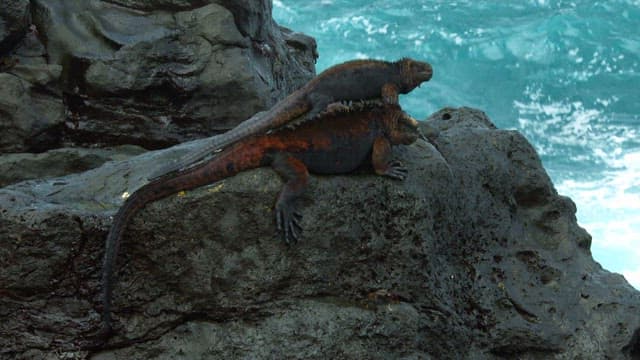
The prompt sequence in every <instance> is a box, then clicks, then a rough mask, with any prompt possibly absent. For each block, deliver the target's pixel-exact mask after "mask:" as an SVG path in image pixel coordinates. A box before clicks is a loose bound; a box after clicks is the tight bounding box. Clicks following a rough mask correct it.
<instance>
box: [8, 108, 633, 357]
mask: <svg viewBox="0 0 640 360" xmlns="http://www.w3.org/2000/svg"><path fill="white" fill-rule="evenodd" d="M424 127H425V132H426V133H428V134H429V137H430V142H426V141H422V140H419V141H418V142H417V143H415V144H413V145H411V146H400V147H397V148H396V149H395V150H394V151H395V155H396V157H398V158H400V159H402V161H403V162H404V163H405V165H407V167H408V169H409V176H408V178H407V179H406V180H405V181H394V180H392V179H388V178H383V177H379V176H375V175H372V174H367V173H363V174H351V175H343V176H312V177H311V182H310V189H309V191H308V193H307V194H306V196H305V198H304V200H303V201H302V213H303V216H304V217H303V220H302V225H303V227H304V231H303V233H302V237H301V240H300V242H299V243H298V244H297V245H295V246H291V247H287V246H285V245H284V244H283V243H282V242H281V241H280V240H279V239H278V238H277V236H276V235H275V224H274V219H273V212H272V211H273V210H272V208H273V204H274V200H275V198H276V196H277V193H278V191H279V189H280V186H281V181H280V180H279V178H278V177H277V175H276V174H275V173H274V172H273V171H272V170H271V169H269V168H263V169H257V170H251V171H246V172H243V173H241V174H239V175H237V176H235V177H232V178H228V179H225V180H223V181H220V182H218V183H215V184H212V185H210V186H205V187H202V188H198V189H195V190H192V191H188V192H186V193H179V194H176V195H173V196H169V197H168V198H165V199H162V200H159V201H157V202H154V203H151V204H149V205H148V206H147V207H146V208H145V209H143V210H142V211H140V212H139V213H138V214H137V216H135V218H134V219H133V221H132V222H131V223H130V224H129V226H128V229H127V231H126V233H125V236H124V239H123V243H122V247H121V251H120V257H119V262H118V267H117V276H118V281H117V283H116V286H115V289H114V303H113V312H114V317H115V324H116V335H115V336H114V337H113V338H112V339H111V340H110V342H109V344H108V345H106V346H105V347H102V348H100V349H83V346H84V345H87V343H88V339H89V335H90V334H91V333H92V332H94V331H96V330H97V329H98V328H99V326H100V314H99V310H100V301H99V294H100V291H99V289H100V284H99V279H100V270H101V259H102V256H103V247H104V238H105V236H106V233H107V231H108V228H109V226H110V223H111V215H113V214H114V212H115V211H116V210H117V208H118V206H119V205H120V204H121V203H122V195H123V194H125V193H131V192H132V191H135V189H137V188H138V187H140V186H141V185H142V184H143V183H144V182H145V179H146V176H147V175H148V174H149V173H151V172H153V171H154V170H155V169H156V168H157V167H158V166H161V164H160V163H162V162H163V161H167V160H168V159H175V158H178V157H180V156H181V155H182V154H184V152H185V151H187V150H189V149H197V148H198V147H199V146H202V144H203V143H202V142H201V141H200V142H198V141H196V142H192V143H187V144H183V145H180V146H176V147H172V148H169V149H166V150H160V151H152V152H147V153H145V154H142V155H139V156H135V157H132V158H129V159H127V160H124V161H113V162H108V163H106V164H104V165H103V166H101V167H99V168H96V169H93V170H89V171H86V172H83V173H80V174H74V175H68V176H64V177H60V178H55V179H49V180H29V181H24V182H21V183H17V184H13V185H10V186H7V187H5V188H3V189H0V228H2V229H3V231H2V232H0V267H1V268H2V269H3V271H2V272H0V309H1V310H0V311H1V312H2V318H3V321H2V322H0V357H2V358H11V359H32V358H47V357H55V356H57V357H62V358H91V359H112V358H133V359H138V358H139V359H147V358H152V359H171V358H220V359H233V358H252V359H275V358H278V359H326V358H341V359H389V358H403V359H460V358H466V359H503V358H524V359H576V358H594V359H603V358H610V359H635V358H638V356H640V340H639V339H640V335H639V334H640V312H639V311H638V309H639V308H640V293H639V292H638V291H636V290H635V289H633V288H632V287H631V286H630V285H629V284H628V283H627V282H626V281H625V280H624V278H623V277H622V276H621V275H619V274H613V273H610V272H608V271H606V270H604V269H602V267H601V266H600V265H599V264H598V263H596V262H595V261H594V260H593V258H592V257H591V254H590V250H589V246H590V236H589V234H587V233H586V232H585V231H584V230H583V229H582V228H580V227H579V226H578V225H577V223H576V218H575V210H576V209H575V205H574V204H573V202H572V201H571V200H570V199H568V198H566V197H563V196H560V195H559V194H557V192H556V190H555V189H554V187H553V184H552V183H551V181H550V180H549V177H548V176H547V174H546V172H545V171H544V168H543V167H542V164H541V162H540V159H539V157H538V156H537V154H536V152H535V151H534V149H533V147H532V146H531V145H530V144H529V143H528V142H527V141H526V139H525V138H524V137H523V136H522V135H521V134H520V133H518V132H516V131H509V130H500V129H496V128H495V126H494V125H493V124H492V123H491V121H490V120H489V119H488V118H487V117H486V116H485V115H484V114H483V113H482V112H481V111H478V110H474V109H468V108H460V109H443V110H441V111H439V112H438V113H436V114H434V115H433V116H431V117H430V118H429V119H428V120H427V121H426V122H425V123H424ZM427 128H428V130H429V131H426V130H427Z"/></svg>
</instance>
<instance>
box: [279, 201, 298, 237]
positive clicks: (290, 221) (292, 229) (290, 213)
mask: <svg viewBox="0 0 640 360" xmlns="http://www.w3.org/2000/svg"><path fill="white" fill-rule="evenodd" d="M300 221H302V214H300V212H298V211H297V210H296V209H295V207H294V206H291V205H280V206H276V225H277V227H278V232H279V233H280V234H282V239H283V240H284V242H285V243H286V244H287V245H292V244H295V243H297V242H298V237H299V236H300V233H301V232H302V226H301V225H300Z"/></svg>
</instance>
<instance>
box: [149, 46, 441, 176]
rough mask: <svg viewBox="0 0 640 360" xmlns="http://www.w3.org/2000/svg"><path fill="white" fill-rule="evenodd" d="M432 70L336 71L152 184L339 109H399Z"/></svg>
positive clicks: (400, 64) (344, 67) (419, 65)
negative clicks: (378, 102) (372, 104)
mask: <svg viewBox="0 0 640 360" xmlns="http://www.w3.org/2000/svg"><path fill="white" fill-rule="evenodd" d="M432 74H433V69H432V68H431V65H429V64H428V63H426V62H421V61H416V60H412V59H409V58H404V59H401V60H398V61H395V62H388V61H381V60H354V61H348V62H345V63H343V64H339V65H336V66H333V67H331V68H329V69H327V70H325V71H323V72H322V73H321V74H320V75H318V76H316V77H315V78H313V79H312V80H311V81H309V82H308V83H307V84H306V85H304V86H303V87H302V88H300V89H298V90H296V91H294V92H293V93H292V94H290V95H289V96H287V97H286V98H284V99H283V100H281V101H280V102H278V103H277V104H275V105H274V106H273V107H272V108H271V109H269V110H267V111H263V112H259V113H257V114H255V115H254V116H252V117H251V118H249V119H248V120H246V121H243V122H242V123H240V124H239V125H238V126H236V127H235V128H233V129H231V130H229V131H228V132H226V133H224V134H222V135H219V136H214V137H213V138H211V140H210V144H208V145H207V146H205V147H204V148H202V149H200V150H198V151H196V152H193V153H190V154H187V155H186V156H184V157H183V158H181V159H179V160H178V161H177V162H175V163H172V164H169V165H167V166H165V167H163V168H161V169H160V170H159V171H157V172H155V173H154V174H152V176H151V177H150V179H154V178H157V177H159V176H162V175H164V174H167V173H169V172H172V171H176V170H179V169H184V168H186V167H188V166H189V165H191V164H193V163H195V162H196V161H198V160H200V159H202V158H204V157H206V156H207V155H209V154H211V153H213V152H214V151H216V150H218V149H222V148H224V147H226V146H228V145H230V144H233V143H235V142H236V141H238V140H241V139H244V138H246V137H248V136H251V135H257V134H261V133H265V132H267V131H268V130H274V129H278V128H280V127H282V126H285V125H287V124H288V123H290V122H291V121H292V120H294V119H296V118H299V117H301V116H303V115H304V120H310V119H313V118H314V117H316V116H317V115H319V114H320V113H321V112H324V111H328V112H331V111H335V110H336V109H340V108H341V107H340V106H336V103H339V102H341V101H357V100H369V99H375V98H382V99H383V101H384V102H386V103H388V104H397V103H398V95H399V94H407V93H409V92H410V91H412V90H413V89H415V88H416V87H417V86H419V85H420V84H421V83H423V82H425V81H428V80H429V79H431V76H432Z"/></svg>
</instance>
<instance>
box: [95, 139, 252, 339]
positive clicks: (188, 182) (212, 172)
mask: <svg viewBox="0 0 640 360" xmlns="http://www.w3.org/2000/svg"><path fill="white" fill-rule="evenodd" d="M263 159H264V149H263V148H262V147H261V146H260V144H257V143H254V142H248V143H243V144H239V145H238V146H235V147H233V148H230V149H228V150H226V151H224V152H223V153H221V154H219V155H217V156H216V157H215V158H213V159H211V160H209V161H207V162H204V163H201V164H199V165H197V166H194V167H191V168H189V169H186V170H184V171H180V172H178V173H172V174H169V175H167V176H164V177H160V178H157V179H156V180H154V181H152V182H150V183H148V184H146V185H144V186H143V187H141V188H140V189H138V190H136V191H135V192H134V193H133V194H131V196H129V198H127V200H126V201H125V203H124V204H123V205H122V207H120V209H119V210H118V212H117V213H116V215H115V217H114V219H113V223H112V225H111V228H110V230H109V234H108V235H107V240H106V245H105V254H104V261H103V266H102V305H103V308H102V319H103V329H102V332H103V333H105V334H110V333H111V295H112V292H113V283H114V282H113V277H114V276H113V273H114V268H115V263H116V257H117V255H118V250H119V248H120V242H121V239H122V235H123V233H124V231H125V229H126V227H127V224H128V223H129V221H130V220H131V219H132V218H133V216H134V215H135V214H136V213H137V212H138V210H140V209H142V208H143V207H144V206H145V205H146V204H148V203H150V202H152V201H155V200H158V199H162V198H164V197H167V196H169V195H171V194H175V193H178V192H180V191H183V190H190V189H194V188H197V187H200V186H203V185H207V184H211V183H215V182H216V181H220V180H222V179H224V178H227V177H230V176H233V175H236V174H237V173H239V172H241V171H244V170H248V169H252V168H257V167H260V166H262V165H263V163H262V162H263ZM105 336H108V335H105Z"/></svg>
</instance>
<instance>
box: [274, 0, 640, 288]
mask: <svg viewBox="0 0 640 360" xmlns="http://www.w3.org/2000/svg"><path fill="white" fill-rule="evenodd" d="M273 3H274V14H273V15H274V18H275V19H276V21H277V22H278V23H279V24H281V25H284V26H286V27H289V28H291V29H293V30H295V31H301V32H304V33H306V34H309V35H311V36H313V37H315V38H316V40H317V41H318V51H319V54H320V57H319V58H318V62H317V70H318V72H320V71H322V70H323V69H325V68H327V67H329V66H331V65H334V64H336V63H340V62H343V61H346V60H351V59H356V58H375V59H385V60H396V59H398V58H401V57H405V56H408V57H412V58H416V59H424V60H427V61H428V62H430V63H431V64H432V65H433V67H434V77H433V79H432V80H431V81H430V82H429V83H427V84H425V85H423V86H422V87H421V88H419V89H417V90H415V91H413V92H412V93H411V94H409V95H404V96H402V99H401V103H402V105H403V107H404V108H405V110H407V111H408V112H409V113H411V114H412V115H413V116H414V117H416V118H418V119H421V118H425V117H426V116H427V115H428V114H430V113H432V112H434V111H436V110H438V109H439V108H442V107H444V106H455V107H458V106H472V107H476V108H480V109H482V110H484V111H485V112H486V113H487V114H488V115H489V117H490V118H491V119H492V120H493V121H494V123H495V124H496V125H497V126H498V127H500V128H503V129H517V130H519V131H520V132H522V133H523V134H524V135H525V136H526V137H527V139H529V141H530V142H531V143H532V144H533V145H534V146H535V148H536V150H537V151H538V153H539V154H540V157H541V158H542V161H543V163H544V166H545V168H546V169H547V171H548V172H549V174H550V176H551V178H552V180H553V182H554V184H555V186H556V188H557V190H558V192H559V193H560V194H563V195H567V196H569V197H571V198H572V199H573V200H574V201H575V202H576V204H577V207H578V213H577V217H578V222H579V224H580V225H581V226H583V227H584V228H586V229H587V231H588V232H589V233H590V234H591V235H592V236H593V243H592V247H591V249H592V253H593V255H594V257H595V259H596V260H597V261H598V262H600V263H601V264H602V265H603V266H604V267H605V268H607V269H609V270H611V271H615V272H619V273H622V274H623V275H625V277H626V278H627V279H628V280H629V281H630V282H631V283H632V284H633V285H634V286H636V287H637V288H640V137H639V135H640V0H606V1H585V0H583V1H562V0H518V1H502V0H492V1H476V0H460V1H436V0H316V1H306V0H274V2H273Z"/></svg>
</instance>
